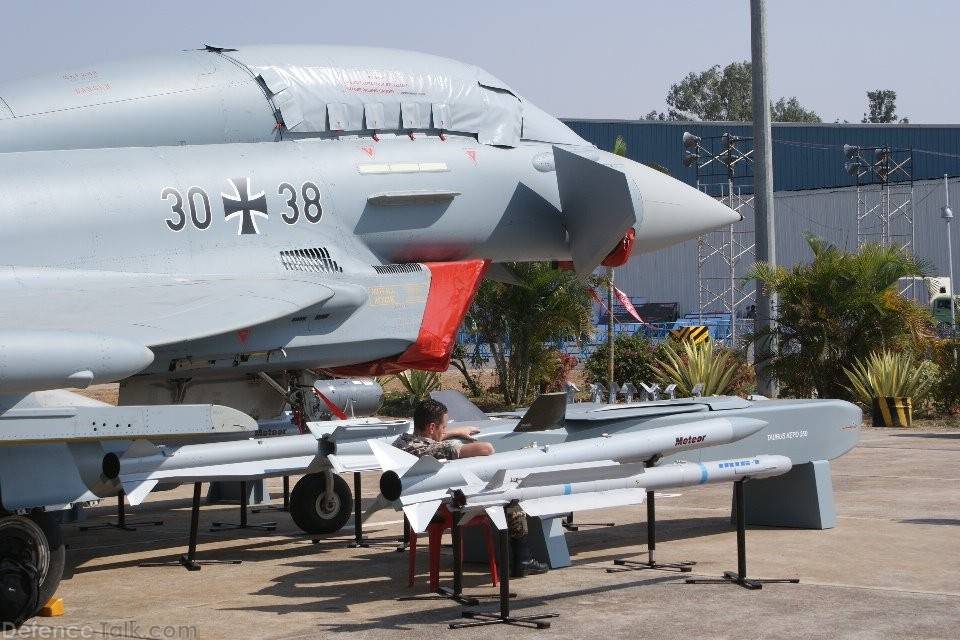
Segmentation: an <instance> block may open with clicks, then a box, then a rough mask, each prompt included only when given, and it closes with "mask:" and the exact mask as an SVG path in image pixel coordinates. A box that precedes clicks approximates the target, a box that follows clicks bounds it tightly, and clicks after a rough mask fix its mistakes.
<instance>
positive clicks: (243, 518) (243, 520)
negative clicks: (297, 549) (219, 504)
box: [210, 480, 277, 531]
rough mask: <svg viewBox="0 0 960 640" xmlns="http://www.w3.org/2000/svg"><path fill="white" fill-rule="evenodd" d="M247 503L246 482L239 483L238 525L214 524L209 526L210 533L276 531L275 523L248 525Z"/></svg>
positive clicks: (228, 523)
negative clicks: (237, 530) (241, 530)
mask: <svg viewBox="0 0 960 640" xmlns="http://www.w3.org/2000/svg"><path fill="white" fill-rule="evenodd" d="M248 501H249V495H248V494H247V481H246V480H241V481H240V522H239V524H236V523H232V522H214V523H213V524H212V525H211V526H210V531H226V530H230V529H262V530H264V531H276V530H277V523H276V522H263V523H261V524H248V523H247V503H248Z"/></svg>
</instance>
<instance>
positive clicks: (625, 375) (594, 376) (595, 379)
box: [583, 333, 657, 389]
mask: <svg viewBox="0 0 960 640" xmlns="http://www.w3.org/2000/svg"><path fill="white" fill-rule="evenodd" d="M613 356H614V358H613V360H614V362H613V365H614V366H613V380H614V382H616V383H617V384H620V385H623V384H625V383H627V382H630V383H632V384H633V386H635V387H636V388H638V389H639V388H640V383H641V382H642V383H644V384H650V383H651V382H653V381H654V380H655V379H656V378H655V376H654V372H653V363H654V362H655V361H656V359H657V347H656V346H655V345H654V344H653V343H651V342H650V341H649V340H648V339H647V338H646V337H644V336H640V335H630V334H625V333H622V334H620V335H618V336H616V337H615V338H614V339H613ZM609 363H610V346H609V345H608V344H607V343H606V342H604V343H602V344H600V345H598V346H597V348H596V349H595V350H594V351H593V353H591V354H590V355H589V356H587V359H586V360H585V361H584V363H583V368H584V379H585V380H586V381H587V382H588V383H592V384H599V385H600V386H602V387H603V388H606V387H607V382H608V380H607V377H608V376H609V366H610V365H609Z"/></svg>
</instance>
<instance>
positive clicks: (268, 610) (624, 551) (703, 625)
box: [0, 427, 960, 640]
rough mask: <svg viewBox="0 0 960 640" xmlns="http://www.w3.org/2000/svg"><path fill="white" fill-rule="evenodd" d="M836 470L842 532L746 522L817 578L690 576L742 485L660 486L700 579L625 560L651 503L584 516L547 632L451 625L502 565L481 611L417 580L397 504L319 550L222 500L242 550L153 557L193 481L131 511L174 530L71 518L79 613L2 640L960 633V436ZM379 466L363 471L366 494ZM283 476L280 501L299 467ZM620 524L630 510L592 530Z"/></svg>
mask: <svg viewBox="0 0 960 640" xmlns="http://www.w3.org/2000/svg"><path fill="white" fill-rule="evenodd" d="M831 473H832V479H833V488H834V498H835V503H836V509H837V526H836V527H835V528H833V529H828V530H822V531H815V530H803V529H782V528H771V527H754V526H751V527H748V528H747V534H746V558H747V562H746V565H747V575H748V577H751V578H799V580H800V582H799V584H768V585H765V586H764V587H763V589H761V590H756V591H751V590H747V589H743V588H741V587H739V586H736V585H733V584H716V585H714V584H686V582H685V578H687V577H691V576H692V577H719V576H720V575H721V574H722V573H723V572H724V571H728V570H731V571H732V570H736V569H737V556H736V533H735V528H734V525H733V524H732V523H731V520H730V505H731V485H728V484H721V485H709V486H704V487H696V488H690V489H684V490H682V491H676V492H671V493H670V494H669V495H664V496H663V497H658V500H657V533H658V536H657V538H658V539H657V542H658V544H657V560H659V561H660V562H672V561H673V562H675V561H680V560H694V561H696V563H697V564H696V566H695V567H693V573H692V574H680V573H676V572H668V571H660V570H643V571H621V570H616V569H617V567H616V566H615V565H614V564H613V560H614V559H617V558H632V559H637V560H646V558H647V549H646V545H645V540H646V523H645V518H646V509H645V507H644V506H633V507H623V508H617V509H607V510H596V511H589V512H583V513H578V514H576V521H577V523H582V526H581V527H580V529H579V530H578V531H570V532H568V533H567V534H566V540H567V544H568V547H569V550H570V555H571V560H572V566H570V567H567V568H563V569H556V570H553V571H550V572H549V573H548V574H545V575H539V576H528V577H526V578H523V579H522V580H513V581H511V584H510V586H511V590H512V591H514V592H515V593H516V597H515V598H513V599H511V604H510V609H511V613H512V614H513V615H515V616H523V615H535V614H541V613H557V614H559V615H558V616H557V617H555V618H553V619H551V620H549V621H548V622H550V623H551V626H550V628H548V629H542V630H538V629H534V628H530V627H516V626H511V627H506V626H504V625H491V626H486V627H477V628H467V629H457V630H451V629H449V628H448V626H449V624H450V623H456V622H460V621H462V620H464V619H463V618H461V612H462V611H465V610H480V611H488V612H494V613H496V612H497V611H498V610H499V609H498V603H497V600H496V596H497V595H498V589H496V588H494V587H492V586H491V584H490V581H489V575H488V573H487V568H486V565H482V564H467V565H466V568H465V576H464V590H465V592H466V593H468V594H472V595H481V596H489V597H483V598H482V600H481V604H480V605H479V606H478V607H470V608H467V607H464V606H463V605H461V604H459V603H456V602H453V601H450V600H447V599H440V598H436V597H434V596H432V595H431V594H430V593H429V592H428V589H427V586H426V583H427V567H426V565H427V560H426V545H425V544H421V545H420V546H419V548H418V552H417V553H418V563H417V569H418V574H417V582H416V585H415V586H414V588H408V587H407V554H406V553H405V552H397V550H396V547H397V539H398V537H399V536H400V534H401V529H402V521H401V518H400V517H399V514H397V513H395V512H392V511H381V512H379V513H377V514H376V515H375V517H374V518H372V519H371V521H370V522H368V523H367V524H366V525H365V526H364V533H365V534H366V535H367V536H368V539H369V542H370V546H367V547H357V548H352V547H350V546H349V543H350V542H352V541H353V539H354V531H353V528H352V526H348V527H346V528H344V529H343V530H342V531H340V532H339V533H338V534H336V535H333V536H329V537H325V538H323V539H322V540H321V541H320V542H319V543H317V544H314V543H313V542H312V541H311V538H310V537H309V536H306V535H304V534H303V533H302V532H300V530H299V529H297V527H296V526H295V525H294V524H293V522H292V521H291V519H290V516H289V514H287V513H285V512H281V511H271V512H261V513H258V514H251V515H250V516H249V521H250V523H251V524H256V523H262V522H266V521H276V523H277V528H276V531H274V532H266V531H261V530H257V529H246V530H239V531H238V530H234V531H217V532H210V531H209V528H210V524H211V523H212V522H213V521H214V520H227V521H234V520H237V519H238V513H237V506H236V505H229V504H217V505H204V506H203V508H202V509H201V515H200V523H201V528H200V532H201V534H200V541H199V547H198V551H197V559H198V560H200V561H211V560H230V559H237V560H242V563H241V564H208V565H204V566H203V568H202V570H201V571H195V572H188V571H186V570H185V569H184V568H183V567H181V566H180V565H179V564H176V563H174V564H172V565H171V566H165V567H153V568H148V567H140V566H139V565H140V563H143V562H149V561H168V560H169V561H175V560H176V559H177V558H178V557H179V556H180V555H181V554H183V553H184V552H185V550H186V545H187V536H188V531H189V515H190V496H191V488H190V487H189V486H183V487H180V488H178V489H175V490H173V491H166V492H159V493H154V494H152V495H151V496H150V497H149V498H148V500H147V502H146V503H145V504H143V505H141V506H140V507H136V508H128V510H127V518H128V520H129V521H130V522H137V521H141V520H163V525H162V526H141V527H138V528H137V530H136V531H123V530H118V529H114V528H108V529H97V530H91V531H85V532H84V531H80V530H79V527H78V526H77V525H75V524H74V525H66V526H65V527H64V535H65V539H66V542H67V545H68V550H67V567H66V570H65V572H64V579H63V582H62V583H61V586H60V589H59V592H58V595H59V596H60V597H61V598H63V601H64V605H65V612H64V614H63V615H62V616H59V617H51V618H34V619H33V620H31V621H30V622H28V623H27V624H26V625H25V626H24V627H22V628H21V629H20V630H19V631H16V632H8V633H7V634H0V637H22V638H97V639H99V638H196V639H202V640H208V639H209V640H212V639H217V638H325V637H332V636H333V635H334V634H336V635H337V637H342V638H377V639H378V640H379V639H385V638H386V639H392V638H397V639H400V638H417V639H418V640H422V639H424V638H429V637H433V634H445V635H447V637H450V638H501V637H504V636H505V635H507V634H509V635H510V636H511V637H512V636H514V635H527V636H531V637H534V636H538V635H539V636H546V635H548V634H558V635H559V636H560V637H564V638H567V637H574V638H591V637H592V638H600V637H603V638H605V639H613V638H631V639H633V638H678V637H681V636H691V637H697V638H804V639H813V638H832V639H836V638H859V639H881V638H883V639H886V638H894V637H896V638H937V639H940V638H960V430H918V429H874V428H869V427H866V428H864V430H863V435H862V438H861V441H860V443H859V445H858V446H857V447H856V448H855V449H853V450H852V451H851V452H850V453H848V454H846V455H845V456H843V457H841V458H839V459H837V460H834V461H832V462H831ZM377 478H378V474H376V473H365V474H363V492H362V496H363V502H364V507H366V505H368V504H370V502H371V501H372V500H373V498H374V496H375V494H376V487H377ZM345 479H348V480H349V478H345ZM351 485H352V482H351ZM269 486H270V489H271V492H272V493H273V494H274V500H273V504H277V503H279V496H280V495H281V489H280V487H281V480H280V479H279V478H276V479H271V480H270V481H269ZM784 499H789V496H784ZM88 516H89V519H88V521H87V522H86V523H84V524H87V525H89V524H96V523H100V522H106V521H108V520H115V519H116V503H115V502H114V501H105V502H103V503H101V505H100V506H98V507H94V508H91V509H88ZM351 522H352V520H351ZM605 522H613V523H615V524H614V526H596V525H591V524H587V523H605ZM424 543H425V539H424ZM451 553H452V552H451V550H450V549H449V548H445V550H444V557H443V558H442V560H441V585H448V586H449V585H450V583H451V572H450V567H451V564H452V562H451V558H450V555H451ZM608 569H614V571H613V572H610V571H608ZM409 596H415V598H414V599H412V600H409V599H407V600H400V599H399V598H401V597H409Z"/></svg>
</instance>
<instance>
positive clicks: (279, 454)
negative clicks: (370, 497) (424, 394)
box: [102, 418, 410, 505]
mask: <svg viewBox="0 0 960 640" xmlns="http://www.w3.org/2000/svg"><path fill="white" fill-rule="evenodd" d="M307 424H308V427H309V428H310V431H311V433H309V434H304V435H296V436H284V437H280V438H260V439H251V440H239V441H232V442H210V443H204V444H187V445H183V446H179V447H158V446H156V445H154V444H152V443H150V442H148V441H145V440H140V441H137V442H135V443H134V444H133V445H131V447H130V448H129V449H128V450H127V451H126V452H125V453H124V454H123V455H122V456H118V455H116V454H114V453H108V454H107V455H106V456H104V458H103V462H102V471H103V475H104V476H106V477H107V478H109V479H113V478H119V479H120V482H121V484H122V485H123V488H124V491H125V493H126V494H127V499H128V500H129V501H130V504H134V505H136V504H139V503H140V502H141V501H143V499H144V498H145V497H146V496H147V494H149V493H150V491H151V490H152V489H153V488H154V487H155V486H156V485H157V484H158V483H159V482H161V481H174V482H203V481H210V480H231V479H241V480H242V479H250V478H257V477H268V476H280V475H285V474H290V473H303V472H306V471H307V470H308V469H311V468H312V467H320V468H325V467H328V466H333V467H334V468H335V469H337V470H340V469H347V470H362V469H370V468H376V459H375V458H373V456H372V455H370V449H369V444H368V443H369V442H378V440H372V439H371V438H380V440H379V442H382V443H383V444H384V445H385V446H387V445H389V443H390V442H392V441H393V440H395V439H396V437H397V436H398V435H399V434H400V433H402V432H404V431H406V430H407V429H408V428H409V425H410V421H409V420H381V419H378V418H356V419H352V420H347V421H340V420H335V421H318V422H309V423H307ZM335 452H336V454H337V455H336V456H335V457H336V459H337V463H336V464H334V463H333V462H332V461H331V460H330V459H329V458H331V457H334V455H333V454H334V453H335Z"/></svg>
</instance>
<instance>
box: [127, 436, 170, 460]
mask: <svg viewBox="0 0 960 640" xmlns="http://www.w3.org/2000/svg"><path fill="white" fill-rule="evenodd" d="M159 453H161V451H160V447H158V446H157V445H155V444H153V443H152V442H150V441H149V440H134V441H133V444H131V445H130V446H129V447H128V448H127V450H126V451H124V452H123V455H122V456H120V458H121V459H127V460H129V459H130V458H145V457H147V456H155V455H157V454H159Z"/></svg>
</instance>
